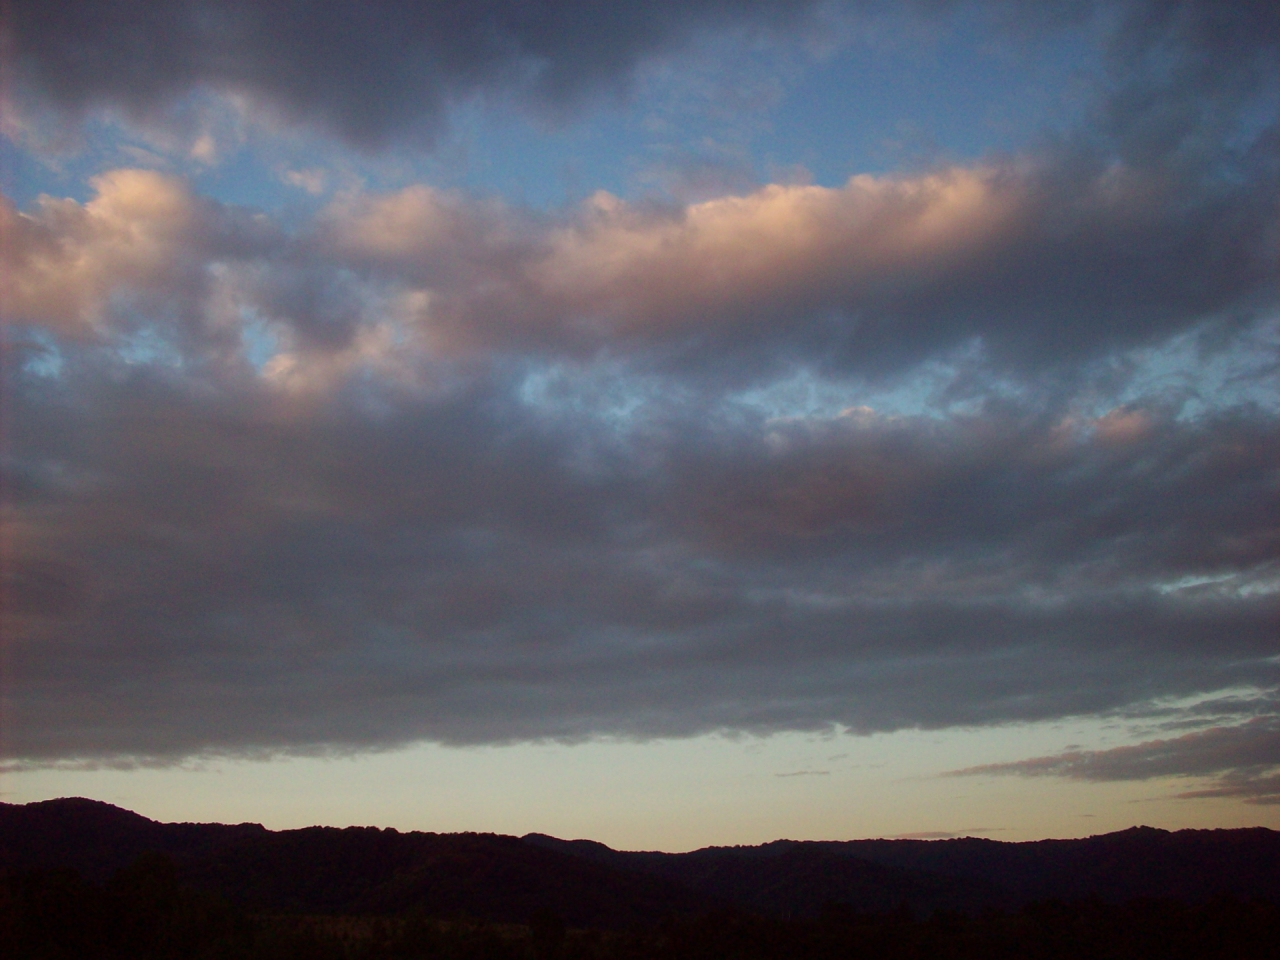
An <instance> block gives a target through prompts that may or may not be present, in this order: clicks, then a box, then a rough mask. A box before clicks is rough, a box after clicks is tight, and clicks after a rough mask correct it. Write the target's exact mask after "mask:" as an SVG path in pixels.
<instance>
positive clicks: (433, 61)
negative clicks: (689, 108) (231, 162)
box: [6, 0, 812, 145]
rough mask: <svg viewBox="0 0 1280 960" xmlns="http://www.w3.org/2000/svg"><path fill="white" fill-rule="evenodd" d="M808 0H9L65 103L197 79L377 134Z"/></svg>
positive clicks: (15, 64)
mask: <svg viewBox="0 0 1280 960" xmlns="http://www.w3.org/2000/svg"><path fill="white" fill-rule="evenodd" d="M810 6H812V4H810V3H792V2H787V3H783V2H772V0H692V2H691V0H681V2H679V3H675V2H667V0H649V2H645V3H625V4H615V3H604V4H602V3H594V2H581V0H559V2H542V0H537V2H529V0H481V2H455V3H417V2H410V0H359V2H355V0H333V2H327V3H319V4H317V3H310V2H301V0H284V2H274V3H257V2H248V0H176V2H168V0H100V2H75V0H72V2H68V3H57V4H49V3H41V2H26V0H15V2H13V3H12V4H9V5H8V6H7V7H6V15H7V19H8V22H9V23H8V25H9V29H10V31H11V39H10V40H9V44H10V47H9V50H11V51H12V52H11V54H10V53H7V55H6V58H8V56H12V58H13V60H12V64H11V65H10V67H9V69H11V70H12V71H13V75H14V77H15V79H16V81H17V83H18V85H19V86H20V87H21V88H22V89H23V90H24V91H26V92H29V93H31V94H33V95H35V96H36V97H38V98H39V99H40V100H43V101H44V102H46V103H49V104H52V105H54V106H56V107H59V108H62V109H64V110H69V111H74V112H78V111H84V110H88V109H92V108H95V107H102V106H116V107H123V108H125V109H126V110H128V111H130V112H133V113H135V114H146V113H147V112H151V111H155V110H157V109H158V108H161V107H163V106H164V105H166V104H167V103H168V102H170V101H172V100H173V99H175V98H178V97H181V96H183V95H184V94H186V93H188V92H190V91H192V90H194V89H196V88H198V87H201V86H205V87H209V88H212V89H214V90H218V91H221V92H226V93H233V94H241V95H244V96H247V97H248V98H250V100H255V101H258V102H261V103H262V104H264V105H265V106H267V107H269V108H271V109H272V110H274V111H276V112H277V113H279V114H280V115H281V116H283V117H284V118H285V119H287V120H290V121H312V122H318V123H319V124H321V125H322V126H324V127H327V128H329V129H330V130H332V131H334V132H336V133H337V134H339V135H341V136H342V137H344V138H346V139H347V140H349V141H352V142H354V143H358V144H364V145H378V144H381V143H383V142H384V141H386V140H387V139H388V138H389V137H391V136H393V135H395V134H397V133H399V132H402V131H404V130H406V129H413V128H418V129H419V130H421V131H424V132H428V133H429V132H431V131H432V128H434V127H435V126H437V125H438V124H439V123H440V122H441V121H442V119H443V113H444V110H445V108H446V106H447V105H448V103H449V101H450V100H451V99H454V98H460V97H466V96H468V95H471V94H474V93H477V92H485V91H497V92H501V91H503V90H515V91H525V92H528V93H530V94H532V95H533V97H534V98H535V99H536V100H538V101H541V102H543V103H544V104H563V103H565V102H568V101H572V100H574V99H576V98H580V97H582V96H585V95H588V94H590V93H592V92H595V91H597V90H600V89H602V88H619V87H621V86H622V85H624V84H625V82H626V80H627V77H628V74H629V73H630V72H631V71H632V70H633V69H634V67H635V66H636V64H637V63H638V62H639V61H640V60H642V59H643V58H644V57H646V56H649V55H652V54H654V53H656V52H659V51H661V50H663V49H665V48H667V47H669V46H671V45H673V44H677V43H679V42H680V41H681V40H682V39H684V38H685V37H686V36H687V35H688V34H689V33H690V32H691V31H693V30H696V29H699V28H706V27H713V26H723V25H730V26H732V25H737V24H758V25H764V26H769V25H774V26H782V25H785V24H790V23H794V22H795V21H796V20H798V19H800V18H802V17H803V16H804V14H805V11H806V9H807V8H808V7H810Z"/></svg>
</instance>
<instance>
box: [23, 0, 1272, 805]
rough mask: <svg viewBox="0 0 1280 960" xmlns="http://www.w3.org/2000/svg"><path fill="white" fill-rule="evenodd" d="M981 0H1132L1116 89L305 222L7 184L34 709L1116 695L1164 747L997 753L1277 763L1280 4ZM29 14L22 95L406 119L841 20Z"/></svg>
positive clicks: (248, 715)
mask: <svg viewBox="0 0 1280 960" xmlns="http://www.w3.org/2000/svg"><path fill="white" fill-rule="evenodd" d="M801 6H802V7H803V5H801ZM935 8H937V9H941V8H947V9H950V7H949V6H948V5H946V4H942V5H934V4H923V5H921V7H920V10H922V11H925V13H926V14H927V13H929V12H930V11H934V10H935ZM988 8H989V9H990V10H993V11H996V12H997V13H1002V15H1007V17H1008V20H1009V22H1010V24H1013V25H1015V26H1017V27H1018V28H1019V29H1025V28H1026V27H1027V25H1028V24H1032V23H1033V22H1034V23H1036V24H1039V25H1040V27H1042V28H1043V29H1054V28H1055V27H1054V24H1055V23H1057V22H1059V21H1058V18H1059V17H1066V18H1068V19H1070V20H1072V22H1076V21H1078V20H1081V19H1088V18H1090V17H1095V16H1096V17H1101V18H1103V19H1104V20H1105V19H1106V16H1107V15H1108V14H1110V15H1111V16H1112V20H1113V21H1114V23H1113V25H1112V27H1111V28H1109V29H1111V33H1110V34H1109V37H1110V40H1109V44H1110V46H1109V47H1108V50H1109V56H1110V57H1111V60H1109V61H1108V63H1109V70H1110V71H1111V72H1110V74H1109V75H1108V77H1107V78H1105V79H1104V80H1102V81H1099V84H1098V87H1097V89H1093V88H1091V94H1092V95H1093V96H1094V100H1092V101H1091V102H1090V105H1089V109H1088V110H1086V111H1085V112H1084V115H1085V120H1084V121H1082V126H1081V127H1080V128H1079V129H1076V130H1070V131H1066V132H1064V133H1060V134H1055V135H1053V136H1050V135H1048V134H1046V135H1045V136H1043V137H1041V138H1039V139H1038V140H1036V141H1035V142H1034V143H1033V144H1032V145H1030V146H1029V147H1028V148H1027V149H1026V150H1025V151H1024V152H1022V153H1019V154H1017V155H1013V156H992V157H989V158H987V159H985V160H981V161H974V162H967V163H959V162H956V163H938V164H935V165H933V166H932V167H930V168H928V169H923V170H914V171H910V172H905V173H898V174H882V175H875V176H870V175H863V176H854V177H852V178H851V179H849V180H848V181H847V182H845V183H844V184H842V185H838V186H819V185H813V184H803V183H790V184H768V185H764V186H759V187H756V188H750V189H744V190H743V191H742V192H740V193H736V194H726V195H722V196H715V197H712V198H710V199H707V200H705V201H703V202H699V203H690V204H674V203H666V204H662V203H657V202H653V203H648V202H644V201H631V202H628V201H624V200H622V199H620V198H618V197H616V196H613V195H610V194H608V193H605V192H600V193H597V194H595V195H594V196H592V197H591V198H589V199H588V200H587V201H585V202H584V203H581V204H578V205H576V206H573V207H566V208H563V209H559V210H554V211H541V212H539V211H532V210H529V209H526V208H523V207H520V206H518V205H515V204H512V203H507V202H503V201H501V200H497V199H493V198H486V197H478V196H475V195H472V194H468V193H464V192H459V191H448V190H442V189H438V188H435V187H431V186H426V185H416V186H410V187H407V188H404V189H398V190H388V191H375V190H372V189H369V190H365V189H348V190H343V191H339V192H338V193H336V194H335V195H334V196H333V197H332V198H331V199H330V200H329V201H328V202H327V205H325V206H324V207H323V208H322V209H320V210H319V212H317V213H316V214H315V215H314V216H295V217H287V216H283V215H281V216H277V215H273V214H268V213H264V212H261V211H257V210H252V209H248V208H244V207H237V206H233V205H231V204H227V203H219V202H217V201H215V200H213V199H211V198H209V197H205V196H203V195H201V193H200V192H199V190H198V188H197V185H196V183H195V181H192V180H188V179H184V178H183V177H181V176H176V175H169V174H164V173H159V172H155V171H150V170H140V169H117V170H108V171H105V172H100V173H99V174H98V175H97V176H96V177H95V178H94V180H93V181H92V195H91V196H89V198H88V199H86V200H84V201H83V202H81V201H77V200H73V199H57V198H53V197H48V196H43V197H41V198H40V199H39V200H37V201H35V202H34V203H32V204H29V205H27V206H26V207H25V208H24V209H19V206H18V205H17V204H15V203H14V202H12V201H10V200H8V199H3V200H2V202H0V235H2V236H3V243H2V244H0V306H2V308H3V316H4V321H5V329H4V335H3V337H0V347H2V349H3V352H2V353H0V363H3V370H2V371H0V375H2V377H3V380H2V381H0V390H2V391H3V392H2V394H0V401H2V402H3V412H2V413H0V417H2V418H3V419H2V423H0V427H2V429H3V434H4V437H3V447H2V448H0V505H2V507H3V511H2V512H0V543H2V544H3V548H4V549H3V570H2V571H0V572H2V573H3V598H2V599H3V606H4V614H3V616H4V621H3V631H4V638H5V650H4V658H5V661H4V669H5V671H6V673H5V682H4V688H3V691H2V692H3V703H2V704H0V709H2V710H3V712H4V716H5V718H6V722H5V731H4V735H3V736H4V742H3V743H0V750H2V751H3V753H4V755H5V756H7V757H10V758H14V760H15V761H16V762H19V763H35V764H39V763H48V764H59V763H64V764H65V763H73V764H74V763H90V764H92V763H105V764H112V763H129V762H145V763H164V762H170V761H177V760H180V759H182V758H184V757H188V756H191V755H196V754H201V753H267V754H270V753H272V752H276V751H283V752H290V751H293V752H306V751H325V750H334V749H337V750H343V749H363V748H381V747H387V746H395V745H401V744H406V743H411V742H414V741H419V740H433V741H438V742H446V743H455V744H474V743H496V742H510V741H519V740H526V739H537V738H564V739H569V740H576V739H583V738H590V737H593V736H602V735H604V736H622V737H654V736H685V735H691V734H696V733H701V732H706V731H753V732H759V733H768V732H774V731H781V730H797V729H810V730H818V729H829V728H831V727H832V726H833V725H840V726H843V727H846V728H848V729H850V730H852V731H855V732H861V733H870V732H876V731H892V730H898V729H904V728H913V727H920V728H944V727H949V726H955V725H983V724H999V723H1008V722H1015V721H1037V720H1047V719H1059V718H1063V717H1073V716H1082V715H1088V714H1098V713H1108V714H1114V715H1120V716H1144V717H1146V718H1148V719H1153V718H1154V719H1158V720H1159V721H1160V722H1161V723H1162V724H1166V725H1167V726H1166V729H1168V730H1169V731H1171V732H1170V736H1169V738H1167V739H1164V740H1160V741H1152V742H1148V743H1143V744H1140V745H1137V746H1133V747H1124V748H1118V749H1116V750H1110V751H1096V752H1077V753H1072V754H1064V755H1061V756H1056V757H1047V758H1038V759H1034V760H1029V761H1025V762H1020V763H1014V764H1005V765H997V766H992V767H985V768H981V769H975V770H970V771H964V772H965V773H987V774H1002V773H1013V774H1028V775H1032V774H1042V775H1055V776H1067V777H1076V778H1081V779H1089V780H1105V779H1126V778H1135V777H1136V778H1142V777H1150V776H1155V775H1160V776H1166V775H1186V776H1197V777H1213V778H1216V779H1214V780H1212V781H1211V782H1210V783H1209V785H1207V786H1206V787H1205V788H1204V790H1202V791H1199V792H1198V793H1197V792H1196V791H1192V792H1190V793H1188V794H1187V795H1188V796H1192V795H1204V796H1209V795H1214V796H1235V797H1241V798H1245V799H1248V800H1250V801H1251V802H1259V803H1261V802H1274V800H1275V797H1276V789H1275V782H1274V781H1275V775H1276V774H1275V770H1276V766H1277V764H1278V763H1280V756H1278V755H1277V753H1276V742H1277V732H1276V723H1275V709H1274V704H1273V703H1272V701H1270V700H1268V699H1267V698H1266V697H1265V696H1261V697H1260V698H1259V697H1255V698H1254V699H1253V700H1249V701H1248V702H1249V703H1251V704H1252V706H1250V707H1249V710H1251V711H1253V712H1251V713H1250V712H1247V711H1245V709H1244V707H1241V706H1240V704H1241V703H1243V702H1245V701H1244V700H1243V699H1240V698H1241V697H1244V695H1243V694H1239V691H1241V690H1249V689H1254V690H1258V689H1262V690H1271V689H1274V688H1275V687H1276V686H1277V685H1278V684H1280V396H1278V395H1277V388H1276V383H1277V382H1278V381H1277V378H1278V377H1280V302H1278V295H1280V291H1278V290H1277V281H1278V280H1280V276H1278V274H1280V122H1278V121H1277V118H1276V116H1275V108H1274V105H1275V102H1278V101H1275V100H1274V95H1277V94H1280V71H1271V70H1270V67H1271V66H1272V65H1274V64H1276V62H1277V60H1276V55H1277V42H1278V33H1277V17H1276V15H1275V14H1274V12H1273V11H1272V10H1271V7H1270V6H1269V5H1265V4H1250V3H1240V4H1201V3H1191V2H1181V3H1175V2H1170V3H1159V2H1154V0H1153V2H1145V3H1136V2H1135V3H1129V4H1120V5H1118V6H1114V7H1113V6H1109V5H1105V4H1063V5H1055V6H1054V8H1053V10H1052V11H1050V12H1048V13H1045V12H1043V8H1042V7H1037V8H1036V9H1037V10H1040V12H1038V13H1037V12H1035V11H1033V10H1032V8H1031V7H1030V6H1026V7H1024V6H1022V5H1019V4H991V5H988ZM9 9H10V10H11V12H10V13H9V14H8V15H7V16H8V21H7V23H6V27H5V29H6V31H8V37H7V39H6V43H7V44H9V45H10V46H11V48H12V49H13V51H14V57H13V59H12V62H11V63H9V62H7V63H6V66H5V69H6V71H9V75H8V76H7V78H6V83H8V82H9V79H12V80H13V83H14V89H15V90H16V91H17V93H15V94H14V95H15V96H17V97H18V99H19V100H21V101H22V103H23V109H27V110H59V109H60V110H64V111H69V112H71V113H72V114H75V113H77V112H84V113H86V114H87V113H88V112H91V111H92V110H94V109H97V108H99V107H110V108H117V109H124V110H126V111H132V112H133V113H135V114H138V115H143V114H146V113H147V112H148V111H151V110H157V109H160V108H161V107H163V106H164V104H166V103H168V102H170V101H171V100H173V99H174V98H180V97H181V96H184V95H185V94H187V93H189V92H191V91H193V90H196V89H197V88H200V87H208V88H210V89H214V90H216V91H219V92H222V93H226V94H232V95H237V96H242V97H245V98H248V99H250V100H252V101H254V102H255V103H259V104H261V105H263V106H265V107H266V108H269V109H270V110H273V111H276V112H277V113H278V114H279V115H281V116H283V117H284V118H286V119H287V120H290V121H298V122H305V123H312V124H316V125H318V126H319V127H320V128H323V129H327V130H329V131H331V132H333V133H334V134H335V135H337V136H339V137H341V138H345V139H346V140H347V141H349V142H354V143H357V144H361V145H364V146H367V147H374V146H378V145H383V146H385V145H386V144H387V143H390V142H391V141H393V140H394V139H395V138H396V137H398V136H400V135H401V134H402V133H405V132H406V131H411V130H418V131H419V132H423V131H425V132H427V133H428V134H429V133H430V132H431V131H433V130H438V129H439V124H440V123H441V122H442V120H441V118H442V117H443V115H444V114H443V112H444V111H445V109H446V106H447V104H448V103H449V102H451V101H452V100H453V99H455V98H465V97H468V96H472V95H475V94H477V93H482V94H484V93H487V92H491V91H499V92H501V91H506V92H508V93H510V92H512V91H514V92H515V93H516V94H517V95H519V96H532V97H533V98H534V99H535V100H540V102H542V103H543V105H544V106H545V105H546V104H548V103H553V104H564V103H567V102H569V101H572V100H573V99H574V98H575V97H580V96H584V95H587V94H589V93H591V92H592V91H594V90H599V89H603V88H607V87H610V86H612V85H616V84H620V83H625V81H626V77H627V76H628V75H629V73H630V71H632V70H633V69H634V67H635V65H636V64H637V63H638V62H639V61H640V60H642V59H643V58H645V57H648V56H651V55H656V54H657V53H658V52H665V54H669V55H672V56H674V55H676V54H675V53H673V51H677V50H678V48H679V45H680V43H681V42H683V40H685V39H687V38H689V37H691V36H692V35H693V34H694V33H695V32H696V31H698V30H702V29H710V28H712V27H716V26H724V25H726V24H730V25H732V24H738V25H742V24H748V25H752V24H754V25H761V24H763V25H765V26H767V27H768V28H769V29H777V30H785V29H793V28H796V25H797V24H798V23H799V22H800V20H801V19H802V18H803V17H804V16H806V15H807V14H806V12H805V11H806V9H807V7H803V8H798V7H797V6H796V5H792V4H769V3H764V2H760V3H745V2H743V3H730V2H707V3H694V4H688V3H686V4H679V5H675V4H671V5H668V4H663V3H635V4H629V5H618V4H576V3H572V4H570V3H566V4H551V3H547V4H529V3H504V2H494V3H483V4H481V3H471V4H400V3H390V2H385V3H365V4H341V3H340V4H334V5H330V6H323V7H321V8H320V9H321V10H322V11H323V12H322V13H320V14H317V15H316V16H314V17H310V18H303V17H301V15H300V13H299V11H300V10H301V9H302V6H301V5H295V4H248V3H235V2H226V3H216V4H215V3H207V2H201V3H197V2H187V3H173V4H158V3H157V4H153V3H147V2H140V0H139V2H124V0H120V2H116V3H100V4H47V3H46V4H28V3H24V2H15V3H13V4H11V5H10V8H9ZM308 9H311V7H308ZM938 15H943V14H938ZM1108 22H1110V21H1108ZM1038 28H1039V27H1038ZM8 59H9V58H8V57H7V56H6V61H8ZM144 63H145V64H146V67H145V69H144V68H143V66H142V65H143V64H144ZM1269 97H1272V98H1273V99H1268V98H1269ZM24 98H25V99H24ZM1268 105H1269V106H1268ZM796 384H799V386H796ZM810 390H811V391H812V393H813V394H814V395H815V396H816V395H817V394H819V393H821V392H822V391H824V390H825V391H827V392H828V393H829V394H832V395H835V396H837V397H838V398H839V400H838V402H832V403H826V404H825V405H824V404H820V403H817V402H810V400H809V399H808V397H809V394H808V393H807V392H806V391H810ZM1224 691H1235V693H1230V694H1228V693H1224ZM1190 697H1199V698H1200V699H1201V701H1202V703H1201V705H1200V706H1198V707H1192V708H1185V709H1184V708H1181V707H1179V708H1176V709H1174V708H1170V709H1173V711H1174V712H1173V713H1171V714H1169V715H1163V714H1159V708H1158V706H1153V704H1155V705H1158V704H1164V703H1168V702H1169V701H1170V700H1171V699H1172V698H1190ZM1233 697H1235V698H1236V699H1233ZM1245 699H1247V698H1245ZM1214 711H1217V712H1214ZM1178 724H1187V725H1188V726H1184V727H1179V726H1177V725H1178ZM1206 726H1207V727H1208V728H1209V729H1200V728H1203V727H1206ZM1188 730H1189V731H1190V732H1186V731H1188ZM807 772H809V773H815V772H820V771H807ZM1206 791H1208V792H1206ZM1214 791H1216V792H1214Z"/></svg>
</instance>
